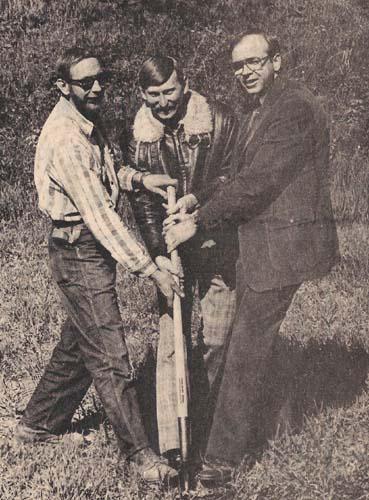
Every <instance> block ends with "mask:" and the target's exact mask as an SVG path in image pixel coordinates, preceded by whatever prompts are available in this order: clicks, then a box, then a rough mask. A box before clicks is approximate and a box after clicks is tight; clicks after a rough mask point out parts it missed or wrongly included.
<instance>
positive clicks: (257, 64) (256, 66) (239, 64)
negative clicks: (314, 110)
mask: <svg viewBox="0 0 369 500" xmlns="http://www.w3.org/2000/svg"><path fill="white" fill-rule="evenodd" d="M268 59H269V56H265V57H248V58H247V59H243V60H242V61H236V62H234V63H232V67H233V71H234V72H235V73H238V72H239V71H241V70H243V68H244V67H245V66H246V67H247V68H249V70H250V71H258V70H261V69H262V67H263V66H264V64H265V63H266V62H267V60H268Z"/></svg>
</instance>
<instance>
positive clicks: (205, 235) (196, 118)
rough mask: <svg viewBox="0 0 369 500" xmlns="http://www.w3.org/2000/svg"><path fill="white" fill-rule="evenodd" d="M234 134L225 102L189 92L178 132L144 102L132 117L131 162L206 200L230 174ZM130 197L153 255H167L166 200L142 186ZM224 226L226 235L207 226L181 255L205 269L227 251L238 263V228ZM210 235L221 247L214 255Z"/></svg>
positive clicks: (233, 123)
mask: <svg viewBox="0 0 369 500" xmlns="http://www.w3.org/2000/svg"><path fill="white" fill-rule="evenodd" d="M236 136H237V122H236V119H235V117H234V115H233V113H232V112H231V111H230V110H229V109H228V108H227V107H226V106H225V105H223V104H221V103H219V102H210V101H208V99H206V98H205V97H204V96H202V95H200V94H198V93H197V92H194V91H191V92H190V95H189V100H188V104H187V110H186V113H185V116H184V118H183V119H182V120H181V123H180V124H179V127H178V128H177V129H176V130H175V131H173V130H168V129H167V128H166V127H164V125H163V124H162V123H161V122H159V121H158V120H156V119H155V118H154V117H153V115H152V113H151V110H150V109H149V108H148V107H147V106H145V105H143V106H142V108H141V109H140V110H139V111H138V113H137V115H136V118H135V121H134V127H133V137H132V140H131V142H130V145H129V161H130V163H131V164H133V165H134V166H135V168H136V169H137V170H140V171H150V172H152V173H156V174H159V173H160V174H161V173H166V174H168V175H170V176H171V177H174V178H177V179H178V181H179V189H178V196H182V195H183V194H187V193H189V192H192V193H194V194H195V196H196V197H198V199H199V201H202V200H203V199H206V198H207V197H208V196H209V193H211V192H213V191H214V190H215V189H216V187H217V186H218V185H219V184H222V183H224V182H225V180H226V179H227V178H228V177H229V175H230V165H231V158H232V154H233V149H234V144H235V139H236ZM184 147H185V148H186V151H187V153H188V154H187V157H186V158H185V159H184V160H183V162H181V161H179V158H182V157H183V156H186V155H185V154H182V153H183V150H184ZM130 201H131V204H132V207H133V211H134V214H135V218H136V221H137V223H138V226H139V228H140V230H141V234H142V236H143V239H144V240H145V243H146V245H147V248H148V250H149V252H150V254H151V256H152V257H153V258H155V257H156V256H158V255H165V254H166V244H165V241H164V238H163V235H162V224H163V220H164V219H165V218H166V213H165V210H164V208H163V206H162V203H163V199H162V198H161V197H160V196H159V195H155V194H152V193H149V192H146V191H144V190H142V191H138V192H134V193H130ZM226 229H227V234H226V235H225V234H224V233H223V232H222V231H219V229H216V230H215V231H214V230H213V231H210V232H206V231H203V232H201V234H200V235H199V236H198V237H197V238H195V239H194V240H193V241H191V242H189V243H188V244H187V245H185V246H184V248H182V249H181V252H182V256H185V255H187V256H188V259H187V261H189V262H190V266H191V268H192V269H196V268H197V269H198V270H201V266H202V262H203V260H204V259H208V258H217V259H218V258H219V260H220V261H221V260H223V255H224V253H226V254H227V257H229V259H227V260H228V261H229V266H233V265H234V263H235V260H236V253H237V250H238V244H237V232H236V229H235V228H234V227H233V228H226ZM210 239H211V240H212V243H211V244H213V242H215V243H216V248H217V251H215V252H214V251H213V250H212V251H211V256H210V255H209V250H208V249H209V246H208V245H207V244H205V246H203V244H204V242H205V241H208V240H210ZM225 246H226V247H227V250H225ZM233 251H234V255H233V256H232V255H231V254H232V252H233Z"/></svg>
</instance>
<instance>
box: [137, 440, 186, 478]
mask: <svg viewBox="0 0 369 500" xmlns="http://www.w3.org/2000/svg"><path fill="white" fill-rule="evenodd" d="M130 462H131V463H132V464H133V466H134V467H135V469H136V471H137V472H138V474H139V475H140V476H141V477H142V479H143V480H144V481H146V482H147V483H156V484H157V483H163V482H164V481H166V482H168V483H171V482H172V481H175V480H178V472H177V471H176V470H175V469H173V468H172V467H170V466H169V465H168V464H167V463H165V460H164V459H161V458H160V457H159V456H158V455H157V454H156V453H155V452H154V451H153V450H152V449H151V448H144V449H143V450H140V451H138V452H137V453H135V454H134V455H132V457H131V458H130Z"/></svg>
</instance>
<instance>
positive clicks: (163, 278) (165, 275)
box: [150, 269, 184, 307]
mask: <svg viewBox="0 0 369 500" xmlns="http://www.w3.org/2000/svg"><path fill="white" fill-rule="evenodd" d="M150 277H151V278H152V280H153V281H154V283H155V285H156V286H157V287H158V288H159V290H160V291H161V293H162V294H163V295H164V296H165V297H166V299H167V301H168V305H169V307H171V306H172V305H173V297H174V293H176V294H177V295H179V296H180V297H184V293H183V291H182V290H181V288H180V286H179V285H178V284H177V282H176V280H175V279H174V277H173V276H172V274H170V273H169V272H168V271H161V270H160V269H157V270H156V271H154V272H153V273H152V275H151V276H150Z"/></svg>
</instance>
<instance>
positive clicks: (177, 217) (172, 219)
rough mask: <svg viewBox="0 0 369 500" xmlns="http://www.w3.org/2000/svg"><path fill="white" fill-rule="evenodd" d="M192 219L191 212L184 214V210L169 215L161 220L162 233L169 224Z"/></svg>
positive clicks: (166, 230)
mask: <svg viewBox="0 0 369 500" xmlns="http://www.w3.org/2000/svg"><path fill="white" fill-rule="evenodd" d="M190 219H192V220H193V216H192V215H191V214H186V213H184V212H179V213H176V214H173V215H169V217H167V218H166V219H164V221H163V234H165V233H167V232H168V230H169V228H170V227H171V226H174V225H175V224H178V223H179V222H185V221H186V220H190Z"/></svg>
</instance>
